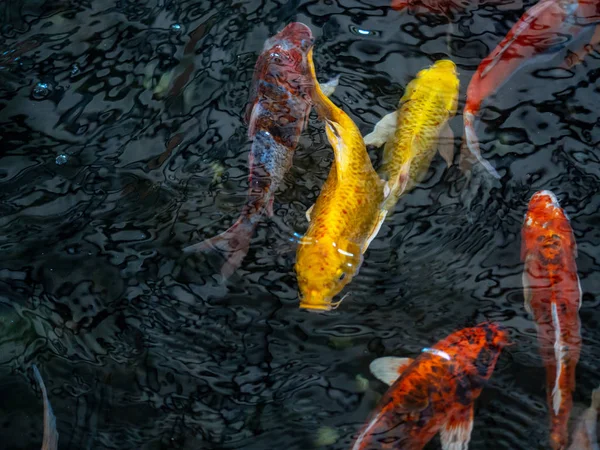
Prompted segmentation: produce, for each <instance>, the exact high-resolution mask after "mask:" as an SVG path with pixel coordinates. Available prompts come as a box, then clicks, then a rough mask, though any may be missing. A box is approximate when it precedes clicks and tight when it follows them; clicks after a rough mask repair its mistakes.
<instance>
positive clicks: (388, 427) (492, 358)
mask: <svg viewBox="0 0 600 450" xmlns="http://www.w3.org/2000/svg"><path fill="white" fill-rule="evenodd" d="M507 343H508V335H507V333H506V332H505V331H504V330H503V329H502V328H500V327H499V326H498V325H496V324H494V323H483V324H480V325H477V326H476V327H472V328H465V329H463V330H461V331H457V332H455V333H452V334H451V335H450V336H448V337H446V338H445V339H442V340H441V341H439V342H438V343H437V344H435V345H434V346H433V348H425V349H423V350H422V352H421V354H420V355H419V356H418V357H417V358H415V359H414V360H413V359H410V358H393V357H384V358H379V359H376V360H375V361H373V362H372V363H371V367H370V368H371V372H372V373H373V375H375V377H377V378H378V379H380V380H381V381H383V382H384V383H386V384H389V385H390V388H389V389H388V391H387V392H386V393H385V394H384V396H383V397H382V399H381V400H380V402H379V404H378V406H377V408H376V409H375V411H374V412H373V414H372V415H371V417H370V419H369V420H368V422H367V424H366V426H365V428H364V429H363V431H362V432H361V433H360V435H359V436H358V438H357V439H356V441H355V442H354V445H353V446H352V450H367V449H368V450H371V449H380V448H381V449H396V450H400V449H402V450H420V449H422V448H423V447H424V446H425V445H426V444H427V443H428V442H429V441H430V440H431V439H432V438H433V437H434V436H435V435H436V434H437V433H438V432H440V438H441V441H442V448H443V449H445V450H450V449H459V448H460V449H466V448H468V444H469V441H470V439H471V431H472V429H473V404H474V402H475V400H476V399H477V398H478V397H479V394H481V390H482V388H483V385H484V384H485V382H486V381H487V380H489V378H490V377H491V375H492V372H493V371H494V368H495V366H496V361H497V360H498V357H499V356H500V352H501V350H502V348H503V347H504V346H505V345H506V344H507Z"/></svg>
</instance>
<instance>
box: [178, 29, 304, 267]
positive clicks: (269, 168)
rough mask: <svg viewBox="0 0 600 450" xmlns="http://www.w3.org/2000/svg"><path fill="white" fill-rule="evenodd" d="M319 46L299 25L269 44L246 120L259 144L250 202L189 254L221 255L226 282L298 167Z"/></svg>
mask: <svg viewBox="0 0 600 450" xmlns="http://www.w3.org/2000/svg"><path fill="white" fill-rule="evenodd" d="M313 41H314V40H313V36H312V33H311V31H310V28H308V27H307V26H306V25H304V24H302V23H298V22H294V23H290V24H289V25H288V26H286V27H285V28H284V29H283V30H282V31H281V32H279V33H278V34H277V35H275V36H273V37H271V38H270V39H268V40H267V41H266V43H265V46H264V50H263V52H262V54H261V55H260V57H259V58H258V61H257V62H256V66H255V69H254V79H253V81H252V88H251V93H250V103H249V105H248V110H247V114H246V120H247V122H248V135H249V137H250V139H252V140H253V143H252V149H251V151H250V156H249V164H250V177H249V185H250V186H249V192H248V200H247V202H246V204H245V206H244V208H243V210H242V213H241V215H240V217H239V219H238V220H237V221H236V222H235V223H234V224H233V226H232V227H231V228H229V229H228V230H227V231H225V232H224V233H222V234H220V235H218V236H216V237H214V238H212V239H209V240H207V241H204V242H201V243H199V244H196V245H192V246H190V247H187V248H186V249H185V251H186V252H192V251H204V250H208V249H217V250H219V251H221V252H222V253H223V254H224V256H225V258H226V262H225V264H224V265H223V268H222V270H221V275H222V276H223V277H224V278H227V277H229V276H230V275H231V274H232V273H233V272H234V271H235V270H236V269H237V268H238V267H239V266H240V264H241V263H242V260H243V259H244V257H245V256H246V253H247V252H248V247H249V245H250V239H251V238H252V236H253V234H254V229H255V228H256V226H257V224H258V223H259V222H260V220H261V219H262V217H263V216H264V215H269V216H271V215H272V214H273V199H274V195H275V191H276V190H277V188H278V186H279V185H280V184H281V182H282V181H283V176H284V175H285V173H286V172H287V171H288V169H289V168H290V167H291V165H292V158H293V155H294V150H295V149H296V146H297V145H298V140H299V139H300V134H301V133H302V130H303V128H304V126H305V124H306V122H307V120H308V114H309V112H310V108H311V100H310V90H311V86H312V77H311V73H310V70H309V67H308V62H307V55H308V52H309V51H310V50H311V49H312V46H313Z"/></svg>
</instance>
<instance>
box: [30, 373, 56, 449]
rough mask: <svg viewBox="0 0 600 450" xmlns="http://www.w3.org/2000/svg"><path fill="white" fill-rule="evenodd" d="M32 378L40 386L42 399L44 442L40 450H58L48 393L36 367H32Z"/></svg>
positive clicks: (54, 421)
mask: <svg viewBox="0 0 600 450" xmlns="http://www.w3.org/2000/svg"><path fill="white" fill-rule="evenodd" d="M32 369H33V376H34V378H35V380H36V381H37V383H38V385H39V386H40V390H41V391H42V399H43V401H44V440H43V442H42V449H41V450H56V449H57V448H58V431H56V417H55V416H54V412H53V411H52V406H51V405H50V400H48V392H47V391H46V385H45V384H44V380H43V379H42V375H41V374H40V371H39V370H38V368H37V366H35V365H33V366H32Z"/></svg>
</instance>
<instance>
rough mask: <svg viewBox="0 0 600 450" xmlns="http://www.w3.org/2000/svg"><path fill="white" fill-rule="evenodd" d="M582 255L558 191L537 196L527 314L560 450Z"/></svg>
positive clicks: (527, 240) (529, 239)
mask: <svg viewBox="0 0 600 450" xmlns="http://www.w3.org/2000/svg"><path fill="white" fill-rule="evenodd" d="M576 256H577V246H576V243H575V238H574V236H573V230H572V229H571V225H570V223H569V218H568V217H567V215H566V214H565V212H564V211H563V210H562V208H561V207H560V205H559V204H558V200H557V199H556V197H555V196H554V194H553V193H552V192H550V191H539V192H537V193H536V194H534V195H533V197H531V200H530V201H529V208H528V210H527V214H526V215H525V223H524V225H523V230H522V247H521V259H522V260H523V261H524V264H525V267H524V271H523V296H524V297H525V309H526V310H527V311H528V312H529V313H530V314H532V315H533V317H534V320H535V323H536V327H537V334H538V342H539V351H540V355H541V357H542V361H543V362H544V365H545V366H546V396H547V401H548V409H549V411H550V443H551V446H552V448H553V449H554V450H558V449H561V450H564V449H566V448H567V442H568V432H567V426H568V423H569V416H570V414H571V408H572V406H573V399H572V397H571V393H572V392H573V390H574V389H575V368H576V366H577V362H578V361H579V352H580V349H581V335H580V330H579V329H580V322H579V307H580V306H581V287H580V285H579V277H578V276H577V266H576V264H575V258H576Z"/></svg>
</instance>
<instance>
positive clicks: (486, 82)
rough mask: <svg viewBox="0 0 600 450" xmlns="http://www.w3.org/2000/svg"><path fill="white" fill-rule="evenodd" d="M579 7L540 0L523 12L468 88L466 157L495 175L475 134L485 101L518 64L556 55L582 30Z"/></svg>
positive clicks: (572, 1) (570, 1)
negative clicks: (476, 121)
mask: <svg viewBox="0 0 600 450" xmlns="http://www.w3.org/2000/svg"><path fill="white" fill-rule="evenodd" d="M577 10H578V2H577V0H540V1H539V2H538V3H536V4H535V6H533V7H532V8H530V9H528V10H527V11H526V12H525V14H523V16H522V17H521V18H520V19H519V21H518V22H517V23H516V24H515V25H514V26H513V27H512V28H511V30H510V31H509V32H508V34H507V35H506V37H505V38H504V39H503V40H502V42H500V44H498V46H497V47H496V48H495V49H494V50H493V51H492V52H491V53H490V54H489V55H488V56H487V57H486V58H485V59H484V60H483V61H482V62H481V63H480V64H479V67H478V68H477V71H476V72H475V75H473V78H471V81H470V83H469V87H468V88H467V100H466V104H465V110H464V127H465V143H466V147H467V148H466V149H465V150H467V152H463V161H465V162H468V163H471V162H473V161H472V159H473V158H471V156H472V157H474V158H475V159H476V160H477V161H479V162H480V163H481V164H482V165H483V166H484V167H485V168H486V169H487V170H488V171H489V172H490V173H491V174H492V175H493V176H494V177H495V178H500V175H498V173H497V172H496V170H495V169H494V168H493V167H492V166H491V165H490V163H489V162H487V161H486V160H485V159H483V158H482V156H481V151H480V148H479V142H478V140H477V135H476V134H475V119H476V117H477V115H478V114H479V111H480V109H481V104H482V102H483V101H484V100H485V99H486V98H488V97H489V96H490V95H492V93H494V92H495V91H496V90H498V88H500V86H501V85H502V84H504V83H505V82H506V81H507V80H508V78H509V77H510V76H511V75H512V74H513V73H514V72H515V71H516V70H517V69H518V68H520V67H522V66H524V65H525V64H527V63H530V62H533V61H537V60H539V59H540V55H545V56H546V57H549V56H552V55H551V54H552V52H551V51H550V50H558V49H559V48H561V47H562V46H564V44H566V43H567V42H568V41H569V40H570V39H571V38H572V37H573V36H574V35H576V34H577V33H579V31H581V29H582V27H580V26H578V25H574V20H575V18H576V15H577ZM534 57H537V58H535V59H534ZM469 153H470V155H469Z"/></svg>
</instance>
